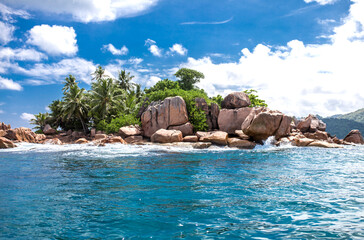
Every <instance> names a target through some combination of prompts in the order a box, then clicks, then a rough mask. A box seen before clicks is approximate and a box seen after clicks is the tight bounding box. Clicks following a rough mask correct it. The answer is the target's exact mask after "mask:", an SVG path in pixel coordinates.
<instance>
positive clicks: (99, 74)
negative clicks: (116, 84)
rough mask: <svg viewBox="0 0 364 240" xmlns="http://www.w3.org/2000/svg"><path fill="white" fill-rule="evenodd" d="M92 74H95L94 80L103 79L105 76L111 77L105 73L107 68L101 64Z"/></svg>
mask: <svg viewBox="0 0 364 240" xmlns="http://www.w3.org/2000/svg"><path fill="white" fill-rule="evenodd" d="M91 75H92V76H93V78H92V80H96V81H98V80H100V79H103V78H105V77H109V76H107V75H106V74H105V69H103V68H102V67H101V66H98V67H97V68H96V70H95V72H93V73H91Z"/></svg>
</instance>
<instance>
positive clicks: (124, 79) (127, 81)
mask: <svg viewBox="0 0 364 240" xmlns="http://www.w3.org/2000/svg"><path fill="white" fill-rule="evenodd" d="M133 78H134V76H132V75H130V72H128V73H126V71H125V70H121V71H120V73H119V76H118V79H117V81H118V82H119V85H120V88H121V89H123V90H125V91H127V92H131V91H132V90H133V88H134V86H135V84H134V83H133V82H132V81H131V80H132V79H133Z"/></svg>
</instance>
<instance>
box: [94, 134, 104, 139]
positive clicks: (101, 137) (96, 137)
mask: <svg viewBox="0 0 364 240" xmlns="http://www.w3.org/2000/svg"><path fill="white" fill-rule="evenodd" d="M105 138H107V135H106V134H100V133H98V134H96V135H95V139H96V140H99V139H105Z"/></svg>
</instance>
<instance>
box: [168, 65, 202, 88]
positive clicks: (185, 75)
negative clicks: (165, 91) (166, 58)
mask: <svg viewBox="0 0 364 240" xmlns="http://www.w3.org/2000/svg"><path fill="white" fill-rule="evenodd" d="M174 76H176V78H177V79H179V80H178V83H179V85H180V87H181V88H182V89H183V90H191V89H193V88H194V85H195V84H196V83H198V82H200V79H203V78H205V75H204V74H203V73H201V72H198V71H196V70H193V69H188V68H181V69H180V70H178V71H177V72H176V73H175V74H174Z"/></svg>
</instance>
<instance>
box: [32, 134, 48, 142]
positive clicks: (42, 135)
mask: <svg viewBox="0 0 364 240" xmlns="http://www.w3.org/2000/svg"><path fill="white" fill-rule="evenodd" d="M46 138H47V137H46V135H44V134H36V137H35V140H36V142H37V143H39V142H42V141H44V140H45V139H46Z"/></svg>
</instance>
